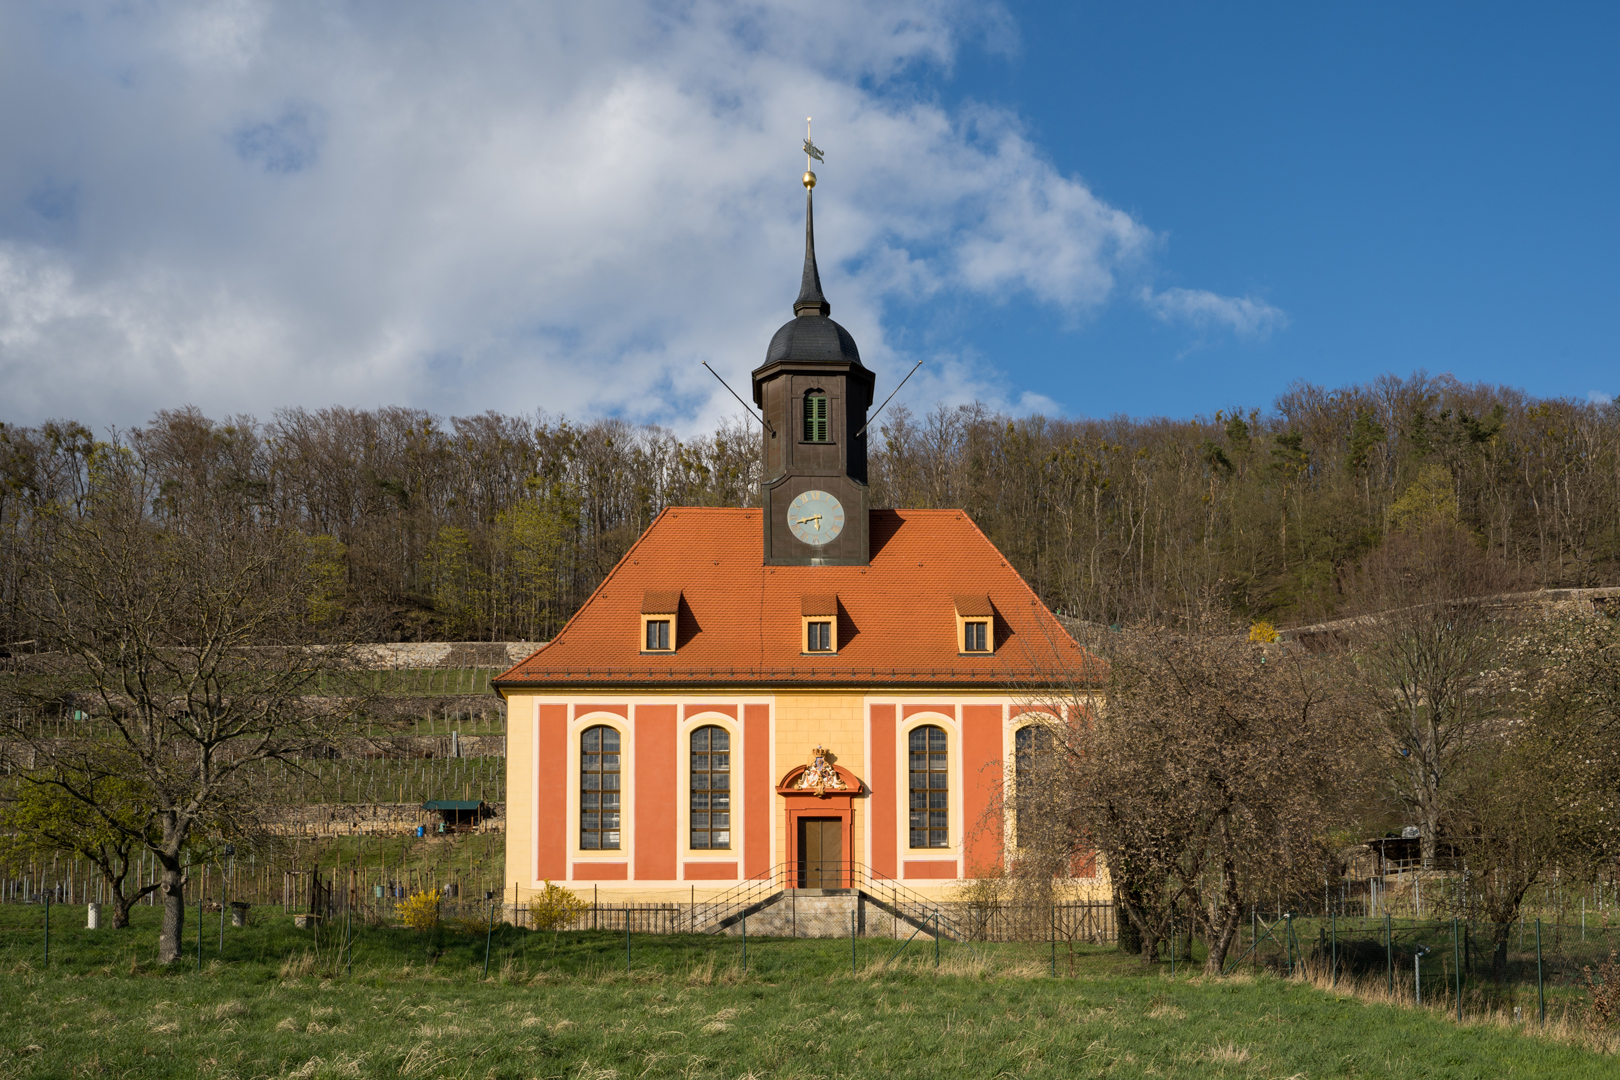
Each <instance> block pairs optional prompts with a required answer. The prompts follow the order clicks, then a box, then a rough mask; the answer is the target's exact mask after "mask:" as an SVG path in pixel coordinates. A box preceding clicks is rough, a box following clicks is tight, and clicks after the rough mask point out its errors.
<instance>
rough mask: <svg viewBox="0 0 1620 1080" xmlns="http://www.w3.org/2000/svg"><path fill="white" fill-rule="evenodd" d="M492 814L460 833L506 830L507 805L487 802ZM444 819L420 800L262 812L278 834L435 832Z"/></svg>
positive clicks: (270, 829)
mask: <svg viewBox="0 0 1620 1080" xmlns="http://www.w3.org/2000/svg"><path fill="white" fill-rule="evenodd" d="M489 807H490V809H491V810H493V811H494V812H495V813H494V816H492V817H487V818H485V819H484V820H483V821H482V822H480V823H479V824H478V825H476V826H463V827H462V829H461V830H459V831H461V832H505V831H506V804H505V803H490V804H489ZM442 820H443V818H442V817H441V816H440V815H439V813H438V812H437V811H434V810H423V809H422V807H421V804H420V803H355V804H350V805H328V804H314V805H309V806H282V807H274V808H271V809H268V810H266V811H265V821H264V827H265V831H267V832H269V833H272V834H275V835H278V836H292V835H294V834H297V835H300V836H386V835H396V836H402V835H406V834H409V833H414V832H415V831H416V828H417V826H418V825H420V826H422V827H424V828H426V829H427V830H428V831H429V832H432V833H435V834H436V833H437V830H438V828H439V822H440V821H442Z"/></svg>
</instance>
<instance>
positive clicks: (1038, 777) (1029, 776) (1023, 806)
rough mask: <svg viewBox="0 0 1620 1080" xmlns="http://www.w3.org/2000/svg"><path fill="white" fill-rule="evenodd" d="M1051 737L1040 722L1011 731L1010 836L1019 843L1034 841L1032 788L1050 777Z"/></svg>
mask: <svg viewBox="0 0 1620 1080" xmlns="http://www.w3.org/2000/svg"><path fill="white" fill-rule="evenodd" d="M1054 744H1055V740H1054V739H1053V738H1052V733H1051V732H1050V731H1049V730H1047V729H1046V728H1045V727H1043V726H1041V725H1040V724H1028V725H1026V726H1024V727H1021V728H1019V729H1018V730H1017V731H1016V732H1014V733H1013V787H1014V791H1013V808H1014V820H1013V838H1014V841H1015V842H1016V843H1017V844H1018V846H1019V847H1027V846H1030V845H1032V844H1034V843H1035V842H1036V840H1037V834H1038V833H1039V830H1040V824H1039V822H1040V818H1039V810H1038V806H1037V803H1036V798H1037V796H1036V792H1037V791H1038V790H1039V788H1040V787H1041V781H1042V779H1043V778H1048V779H1049V778H1050V773H1051V768H1052V754H1053V748H1054Z"/></svg>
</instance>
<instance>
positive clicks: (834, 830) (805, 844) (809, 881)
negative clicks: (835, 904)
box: [799, 818, 844, 889]
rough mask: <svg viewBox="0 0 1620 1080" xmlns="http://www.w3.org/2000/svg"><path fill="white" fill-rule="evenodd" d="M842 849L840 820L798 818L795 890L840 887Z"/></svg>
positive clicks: (842, 864) (841, 825)
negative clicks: (797, 884) (797, 887)
mask: <svg viewBox="0 0 1620 1080" xmlns="http://www.w3.org/2000/svg"><path fill="white" fill-rule="evenodd" d="M843 849H844V820H843V818H800V819H799V888H801V889H837V888H842V887H843V884H844V873H843V871H844V863H843V860H844V851H843Z"/></svg>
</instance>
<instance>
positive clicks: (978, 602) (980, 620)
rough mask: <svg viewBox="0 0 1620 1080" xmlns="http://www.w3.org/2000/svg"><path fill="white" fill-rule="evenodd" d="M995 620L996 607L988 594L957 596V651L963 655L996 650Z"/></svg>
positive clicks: (980, 653)
mask: <svg viewBox="0 0 1620 1080" xmlns="http://www.w3.org/2000/svg"><path fill="white" fill-rule="evenodd" d="M994 622H995V609H994V608H992V607H991V606H990V598H989V597H988V596H958V597H956V651H957V652H958V653H961V654H963V655H982V654H984V653H993V652H995V651H996V634H995V628H994V626H993V625H992V624H993V623H994Z"/></svg>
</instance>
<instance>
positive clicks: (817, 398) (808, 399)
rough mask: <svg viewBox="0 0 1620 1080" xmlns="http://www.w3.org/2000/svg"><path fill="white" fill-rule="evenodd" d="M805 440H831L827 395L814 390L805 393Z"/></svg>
mask: <svg viewBox="0 0 1620 1080" xmlns="http://www.w3.org/2000/svg"><path fill="white" fill-rule="evenodd" d="M804 441H805V442H829V441H831V440H830V438H829V433H828V426H827V395H826V394H824V393H822V392H821V391H820V390H812V391H810V392H809V393H807V394H805V395H804Z"/></svg>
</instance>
